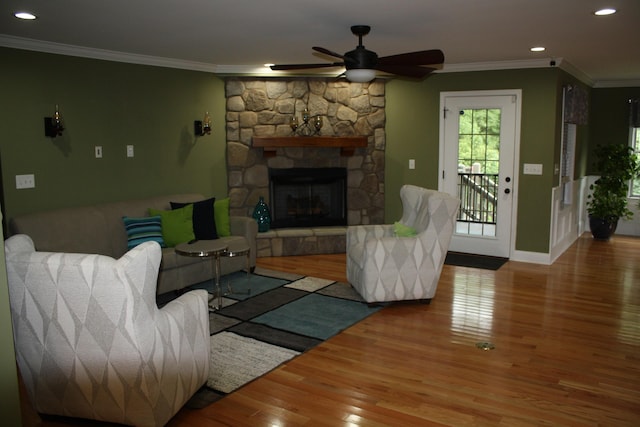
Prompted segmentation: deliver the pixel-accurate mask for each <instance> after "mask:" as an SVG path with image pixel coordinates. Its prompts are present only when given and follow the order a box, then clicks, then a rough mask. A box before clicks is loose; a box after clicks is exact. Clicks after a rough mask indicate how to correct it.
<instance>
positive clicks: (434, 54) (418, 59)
mask: <svg viewBox="0 0 640 427" xmlns="http://www.w3.org/2000/svg"><path fill="white" fill-rule="evenodd" d="M370 30H371V27H369V26H368V25H354V26H352V27H351V32H352V33H353V34H354V35H356V36H358V46H357V47H356V48H355V49H354V50H351V51H349V52H347V53H345V54H344V55H341V54H339V53H336V52H333V51H331V50H329V49H325V48H323V47H318V46H314V47H313V50H315V51H316V52H320V53H323V54H325V55H329V56H332V57H334V58H340V59H341V60H342V61H337V62H330V63H323V64H282V65H272V66H271V69H272V70H278V71H283V70H305V69H309V68H326V67H345V68H346V69H347V71H346V73H345V76H346V77H347V80H349V81H352V82H360V83H362V82H368V81H371V80H373V79H374V78H375V76H376V70H378V71H382V72H385V73H390V74H395V75H398V76H402V77H410V78H415V79H423V78H425V77H427V76H428V75H429V74H430V73H431V72H433V71H434V70H435V69H436V68H433V66H438V65H441V64H442V63H443V62H444V54H443V53H442V51H441V50H438V49H432V50H420V51H417V52H409V53H401V54H398V55H391V56H382V57H378V55H377V54H376V53H375V52H373V51H370V50H367V49H365V47H364V46H363V45H362V37H363V36H365V35H367V34H369V31H370ZM425 65H426V66H427V67H425Z"/></svg>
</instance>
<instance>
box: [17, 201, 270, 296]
mask: <svg viewBox="0 0 640 427" xmlns="http://www.w3.org/2000/svg"><path fill="white" fill-rule="evenodd" d="M203 199H205V198H204V197H203V196H202V195H200V194H174V195H168V196H157V197H151V198H146V199H137V200H127V201H122V202H113V203H105V204H97V205H92V206H82V207H73V208H64V209H57V210H51V211H44V212H37V213H30V214H25V215H19V216H16V217H13V218H11V219H10V220H9V224H8V225H9V233H10V234H11V235H15V234H26V235H28V236H29V237H31V239H32V240H33V242H34V244H35V247H36V249H37V250H38V251H45V252H74V253H88V254H100V255H107V256H110V257H112V258H120V257H121V256H122V255H124V254H125V253H126V252H127V233H126V230H125V227H124V223H123V221H122V217H123V216H129V217H143V216H148V209H149V208H154V209H163V210H164V209H170V208H171V206H170V202H182V203H187V202H195V201H199V200H203ZM230 225H231V236H227V237H221V238H220V239H222V240H226V241H228V242H233V241H237V240H243V239H246V241H247V243H248V244H249V248H250V250H251V252H250V261H249V263H250V266H251V268H254V267H255V265H256V235H257V234H258V225H257V224H256V222H255V220H254V219H253V218H249V217H239V216H231V217H230ZM246 265H247V262H246V258H244V257H235V258H222V260H221V270H222V271H221V274H223V275H224V274H228V273H232V272H235V271H240V270H243V269H245V268H246ZM212 276H213V271H212V267H211V260H209V259H202V258H197V257H188V256H182V255H178V254H176V253H175V251H174V249H173V248H163V249H162V262H161V264H160V275H159V277H158V288H157V294H163V293H165V292H169V291H175V290H180V289H182V288H184V287H186V286H189V285H192V284H195V283H199V282H203V281H205V280H211V278H212Z"/></svg>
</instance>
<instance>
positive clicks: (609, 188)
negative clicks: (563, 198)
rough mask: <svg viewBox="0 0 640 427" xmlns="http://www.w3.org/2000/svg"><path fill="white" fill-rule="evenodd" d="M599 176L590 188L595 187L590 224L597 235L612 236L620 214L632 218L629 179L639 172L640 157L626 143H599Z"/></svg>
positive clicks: (589, 203) (607, 237)
mask: <svg viewBox="0 0 640 427" xmlns="http://www.w3.org/2000/svg"><path fill="white" fill-rule="evenodd" d="M595 154H596V159H597V160H596V168H597V170H598V171H599V172H600V178H598V179H597V180H596V181H595V182H594V183H593V184H592V185H591V186H590V187H589V188H590V189H591V190H592V191H593V192H592V193H591V194H590V195H589V197H588V200H587V212H588V213H589V226H590V227H591V234H593V237H594V238H595V239H599V240H609V238H610V237H611V235H613V233H614V232H615V230H616V227H617V225H618V220H619V219H620V218H624V219H631V217H632V216H633V212H632V211H630V210H629V208H628V207H627V194H628V191H629V180H631V179H632V178H635V177H636V176H638V174H639V173H640V165H639V164H638V158H637V156H636V154H635V153H634V152H633V148H632V147H630V146H628V145H626V144H610V145H599V146H598V147H596V152H595Z"/></svg>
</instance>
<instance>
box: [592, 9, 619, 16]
mask: <svg viewBox="0 0 640 427" xmlns="http://www.w3.org/2000/svg"><path fill="white" fill-rule="evenodd" d="M614 13H616V10H615V9H612V8H606V9H600V10H596V11H595V12H594V14H595V15H597V16H607V15H613V14H614Z"/></svg>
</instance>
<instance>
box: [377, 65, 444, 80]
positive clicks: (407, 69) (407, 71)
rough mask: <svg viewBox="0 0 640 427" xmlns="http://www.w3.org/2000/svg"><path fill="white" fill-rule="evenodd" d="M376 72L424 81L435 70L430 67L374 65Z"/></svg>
mask: <svg viewBox="0 0 640 427" xmlns="http://www.w3.org/2000/svg"><path fill="white" fill-rule="evenodd" d="M376 70H379V71H383V72H385V73H391V74H395V75H397V76H403V77H411V78H414V79H424V78H425V77H427V76H428V75H429V74H431V73H432V72H434V71H435V70H436V69H435V68H430V67H421V66H419V65H396V64H378V65H376Z"/></svg>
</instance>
